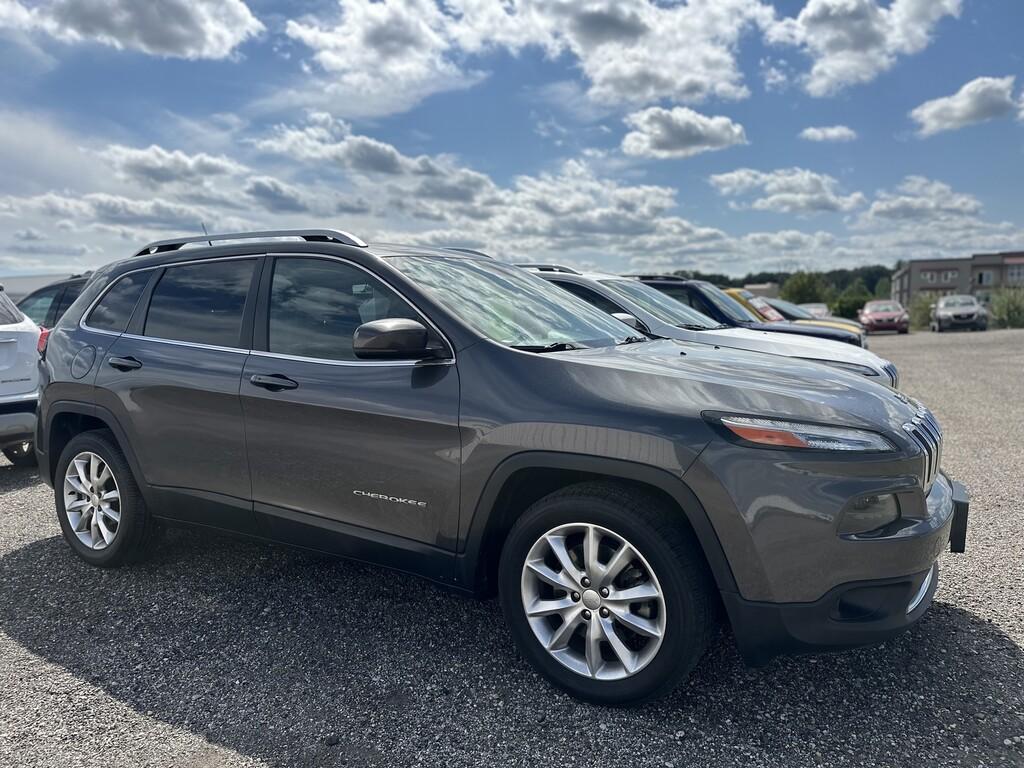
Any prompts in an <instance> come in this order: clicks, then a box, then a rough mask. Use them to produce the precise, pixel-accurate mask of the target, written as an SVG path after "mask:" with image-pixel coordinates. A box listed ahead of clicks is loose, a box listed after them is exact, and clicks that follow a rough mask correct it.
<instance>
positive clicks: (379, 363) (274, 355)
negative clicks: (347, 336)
mask: <svg viewBox="0 0 1024 768" xmlns="http://www.w3.org/2000/svg"><path fill="white" fill-rule="evenodd" d="M249 354H250V355H253V356H254V357H266V358H270V359H278V360H292V361H294V362H297V363H316V364H317V365H341V366H370V367H373V368H412V367H414V366H424V365H454V364H455V359H454V358H450V357H449V358H439V359H437V360H432V359H430V358H424V359H422V360H330V359H328V358H324V357H302V356H301V355H286V354H284V353H283V352H264V351H262V350H259V349H251V350H249Z"/></svg>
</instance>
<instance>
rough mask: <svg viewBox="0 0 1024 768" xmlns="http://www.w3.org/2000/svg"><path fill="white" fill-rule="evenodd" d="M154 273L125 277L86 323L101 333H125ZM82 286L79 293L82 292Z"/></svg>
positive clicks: (104, 298) (94, 310) (100, 303)
mask: <svg viewBox="0 0 1024 768" xmlns="http://www.w3.org/2000/svg"><path fill="white" fill-rule="evenodd" d="M152 274H153V273H152V272H136V273H134V274H131V275H125V276H124V277H122V278H121V279H120V280H118V281H117V282H116V283H114V285H113V287H111V288H110V290H108V291H107V292H106V293H105V294H104V295H103V298H102V299H100V302H99V304H97V305H96V306H95V307H93V310H92V312H90V313H89V317H88V319H87V320H86V321H85V323H86V325H88V326H89V327H90V328H96V329H97V330H100V331H113V332H115V333H123V332H124V329H125V328H127V327H128V321H129V320H130V319H131V316H132V312H133V311H134V310H135V305H136V304H137V303H138V301H139V296H141V295H142V290H143V288H145V287H146V283H148V282H149V278H150V275H152ZM81 290H82V289H81V286H79V288H78V292H81Z"/></svg>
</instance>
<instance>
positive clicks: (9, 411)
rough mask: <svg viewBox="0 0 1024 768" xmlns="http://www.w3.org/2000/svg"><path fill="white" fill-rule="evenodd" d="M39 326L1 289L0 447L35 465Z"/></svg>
mask: <svg viewBox="0 0 1024 768" xmlns="http://www.w3.org/2000/svg"><path fill="white" fill-rule="evenodd" d="M38 362H39V326H38V325H36V324H35V323H33V322H32V321H31V320H29V319H28V318H27V317H25V315H24V314H22V312H21V310H20V309H18V308H17V307H16V306H14V302H12V301H11V300H10V298H9V297H8V296H7V294H6V293H4V292H3V289H0V450H2V451H3V454H4V456H6V457H7V458H8V460H9V461H10V462H11V463H12V464H14V465H16V466H25V467H30V466H35V463H36V457H35V449H34V448H33V444H32V442H33V440H34V439H35V430H36V401H37V399H38V396H39V369H38V367H37V365H38Z"/></svg>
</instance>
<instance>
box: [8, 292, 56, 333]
mask: <svg viewBox="0 0 1024 768" xmlns="http://www.w3.org/2000/svg"><path fill="white" fill-rule="evenodd" d="M61 287H62V286H60V285H49V286H47V287H46V288H40V289H39V290H38V291H36V292H35V293H32V294H29V295H28V296H26V297H25V298H24V299H22V300H21V302H20V303H19V304H18V309H20V310H21V311H22V312H24V313H25V314H26V315H27V316H28V317H30V318H31V319H32V322H33V323H35V324H36V325H43V324H45V322H46V315H47V313H49V311H50V307H51V306H52V305H53V302H54V301H56V300H57V294H58V293H60V291H61Z"/></svg>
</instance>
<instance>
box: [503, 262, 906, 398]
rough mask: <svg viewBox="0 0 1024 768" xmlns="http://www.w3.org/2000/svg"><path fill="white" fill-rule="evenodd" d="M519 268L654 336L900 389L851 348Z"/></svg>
mask: <svg viewBox="0 0 1024 768" xmlns="http://www.w3.org/2000/svg"><path fill="white" fill-rule="evenodd" d="M519 266H521V267H523V268H524V269H528V270H530V271H531V272H534V273H535V274H537V275H539V276H540V277H543V278H544V279H545V280H548V281H550V282H552V283H555V284H556V285H558V286H560V287H562V288H564V289H565V290H567V291H569V293H572V294H574V295H576V296H578V297H579V298H581V299H583V300H584V301H586V302H587V303H589V304H592V305H594V306H595V307H598V308H599V309H602V310H604V311H605V312H608V313H609V314H611V315H615V316H617V317H618V318H619V319H620V320H622V321H623V322H627V323H629V324H630V325H632V326H633V327H634V328H636V329H637V330H639V331H642V332H644V333H647V334H650V335H652V336H659V337H662V338H667V339H678V340H680V341H693V342H698V343H703V344H717V345H718V346H721V347H730V348H733V349H745V350H749V351H752V352H767V353H770V354H774V355H783V356H785V357H799V358H802V359H804V360H810V361H813V362H817V363H822V364H824V365H830V366H833V367H835V368H842V369H843V370H846V371H853V372H854V373H860V374H862V375H864V376H869V377H872V378H877V379H878V380H880V381H882V382H883V383H885V384H888V385H890V386H892V387H898V386H899V372H898V371H897V370H896V366H895V365H893V364H892V363H891V362H889V361H888V360H885V359H883V358H881V357H879V356H878V355H876V354H874V353H873V352H869V351H868V350H866V349H862V348H860V347H857V346H854V345H852V344H843V343H841V342H838V341H829V340H827V339H816V338H813V337H811V336H800V335H797V334H781V333H769V332H768V331H756V330H751V329H748V328H730V327H728V326H724V325H719V324H718V323H716V322H715V321H714V320H712V319H711V318H709V317H707V316H706V315H704V314H702V313H700V312H698V311H697V310H695V309H693V307H689V306H687V305H686V304H683V303H682V302H679V301H676V300H675V299H673V298H672V297H671V296H668V295H666V294H664V293H662V292H661V291H659V290H658V289H656V288H652V287H651V286H649V285H645V284H644V283H642V282H640V281H639V280H635V279H633V278H631V277H621V276H619V275H608V274H602V273H597V272H590V273H581V272H577V271H576V270H573V269H570V268H568V267H562V266H558V265H552V264H520V265H519Z"/></svg>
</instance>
